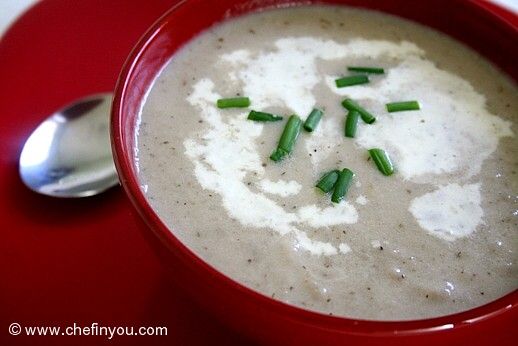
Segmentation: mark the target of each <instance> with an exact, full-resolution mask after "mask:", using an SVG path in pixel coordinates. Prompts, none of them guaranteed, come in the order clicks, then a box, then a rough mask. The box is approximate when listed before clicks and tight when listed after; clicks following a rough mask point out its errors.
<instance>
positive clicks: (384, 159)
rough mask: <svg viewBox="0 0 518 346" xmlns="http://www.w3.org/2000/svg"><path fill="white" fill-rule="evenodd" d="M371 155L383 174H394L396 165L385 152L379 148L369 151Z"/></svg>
mask: <svg viewBox="0 0 518 346" xmlns="http://www.w3.org/2000/svg"><path fill="white" fill-rule="evenodd" d="M369 154H370V156H371V158H372V160H373V161H374V163H375V164H376V166H377V167H378V169H379V170H380V172H381V173H383V174H384V175H386V176H389V175H392V173H394V165H393V164H392V161H390V157H389V156H388V154H387V153H386V152H385V150H382V149H378V148H374V149H369Z"/></svg>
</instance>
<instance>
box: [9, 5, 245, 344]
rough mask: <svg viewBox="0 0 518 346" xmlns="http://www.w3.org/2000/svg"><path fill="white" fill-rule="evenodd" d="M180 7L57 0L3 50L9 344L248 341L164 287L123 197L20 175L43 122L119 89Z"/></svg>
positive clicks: (16, 30) (31, 15)
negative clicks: (56, 332) (66, 331)
mask: <svg viewBox="0 0 518 346" xmlns="http://www.w3.org/2000/svg"><path fill="white" fill-rule="evenodd" d="M175 2H177V1H176V0H152V1H151V0H147V1H145V0H139V1H137V0H131V1H128V0H109V1H105V0H81V1H70V0H46V1H43V2H41V3H39V4H37V5H36V6H35V7H34V8H32V9H31V10H30V11H29V12H28V13H27V14H25V15H24V16H23V17H22V18H21V19H20V20H19V21H18V22H17V23H16V24H15V25H14V26H13V27H12V28H11V30H10V31H9V32H8V33H7V34H6V35H5V36H4V37H3V39H2V41H1V42H0V76H1V77H0V80H1V85H0V115H1V124H0V143H1V144H0V182H1V185H0V186H1V191H2V193H1V195H0V234H1V237H0V345H25V344H27V345H28V344H30V345H40V344H48V345H62V344H73V345H83V344H84V345H86V344H89V345H91V344H99V343H101V342H103V341H105V338H104V337H101V336H82V337H72V336H54V337H50V336H46V337H43V336H40V337H37V336H33V337H22V336H10V335H9V333H8V327H9V325H10V324H11V323H13V322H17V323H19V324H20V325H21V326H22V327H23V326H30V325H56V326H61V327H63V328H64V327H66V326H69V325H73V323H74V322H76V323H77V324H78V325H82V326H91V324H92V323H93V322H98V323H99V324H101V325H109V326H136V327H139V326H166V327H168V335H167V336H155V337H149V336H138V337H135V336H115V337H114V338H113V339H112V340H111V341H110V344H113V345H143V344H145V345H150V344H155V343H156V344H164V345H165V344H169V345H171V344H182V345H185V344H189V345H192V344H195V345H196V344H200V345H201V344H208V343H209V342H218V343H225V344H239V343H240V342H239V341H240V340H238V338H237V337H236V336H234V335H233V334H231V333H229V332H227V331H226V329H223V328H222V327H221V326H220V325H218V324H217V323H216V322H215V321H213V320H211V319H210V318H208V317H206V316H205V315H204V313H203V312H200V311H199V310H198V309H197V308H196V307H194V306H193V305H192V303H190V302H189V301H186V300H185V298H184V297H183V295H181V293H180V292H178V291H177V290H175V289H174V288H171V285H170V284H169V283H168V282H167V283H166V282H165V280H166V279H165V275H164V274H163V271H162V268H161V266H160V263H159V262H158V260H157V259H156V257H155V255H154V254H153V253H152V251H151V250H150V249H149V248H148V247H147V245H146V242H145V241H144V240H143V239H142V238H141V236H140V234H139V232H138V231H137V226H136V224H135V222H134V217H136V215H134V212H133V209H132V208H131V206H130V205H129V202H128V201H127V199H126V198H125V196H124V193H123V191H122V189H120V188H115V189H112V190H111V191H110V192H108V193H106V194H103V195H101V196H97V197H94V198H87V199H81V200H57V199H52V198H47V197H43V196H39V195H36V194H34V193H32V192H30V191H28V190H27V189H26V188H24V186H23V185H22V183H21V181H20V179H19V177H18V156H19V154H20V151H21V148H22V145H23V143H24V140H25V139H26V137H27V136H28V135H29V133H30V132H31V131H32V130H33V129H34V128H35V127H36V126H37V124H38V123H39V122H40V121H42V120H43V119H44V118H45V117H46V116H47V114H49V113H51V112H52V111H54V110H56V109H58V108H60V107H61V106H63V105H64V104H66V103H68V102H69V101H70V100H73V99H75V98H78V97H80V96H82V95H87V94H90V93H98V92H103V91H110V90H113V88H114V86H115V82H116V79H117V76H118V73H119V70H120V68H121V66H122V64H123V62H124V60H125V59H126V56H127V55H128V54H129V52H130V50H131V48H132V46H133V45H134V44H135V43H136V41H137V40H138V39H139V37H140V36H141V35H142V34H143V33H144V32H145V30H146V29H147V28H148V27H149V26H150V25H151V24H152V23H153V22H154V21H155V20H156V19H157V18H158V17H159V16H160V15H161V14H162V13H163V12H165V11H166V10H167V9H168V8H169V7H171V6H172V5H173V4H174V3H175ZM106 116H107V117H108V116H109V115H108V114H106ZM241 344H242V342H241Z"/></svg>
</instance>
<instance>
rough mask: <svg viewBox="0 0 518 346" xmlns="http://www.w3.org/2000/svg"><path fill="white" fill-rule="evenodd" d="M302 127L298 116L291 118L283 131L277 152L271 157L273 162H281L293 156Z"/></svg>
mask: <svg viewBox="0 0 518 346" xmlns="http://www.w3.org/2000/svg"><path fill="white" fill-rule="evenodd" d="M301 127H302V120H300V118H299V117H298V116H296V115H292V116H290V118H289V119H288V122H287V123H286V126H285V127H284V130H283V131H282V135H281V139H280V140H279V144H278V145H277V149H275V151H274V152H273V153H272V154H271V155H270V159H272V160H273V161H280V160H282V159H283V158H284V156H286V155H289V154H291V152H292V151H293V147H294V146H295V142H296V141H297V137H298V136H299V133H300V128H301Z"/></svg>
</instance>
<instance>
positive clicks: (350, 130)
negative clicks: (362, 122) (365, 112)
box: [345, 111, 360, 138]
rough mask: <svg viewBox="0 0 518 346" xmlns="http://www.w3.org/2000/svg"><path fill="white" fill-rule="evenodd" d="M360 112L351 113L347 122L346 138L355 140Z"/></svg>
mask: <svg viewBox="0 0 518 346" xmlns="http://www.w3.org/2000/svg"><path fill="white" fill-rule="evenodd" d="M359 117H360V113H358V111H349V113H348V114H347V119H346V120H345V137H349V138H354V136H356V128H357V127H358V118H359Z"/></svg>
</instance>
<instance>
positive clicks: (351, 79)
mask: <svg viewBox="0 0 518 346" xmlns="http://www.w3.org/2000/svg"><path fill="white" fill-rule="evenodd" d="M335 83H336V87H337V88H343V87H348V86H353V85H358V84H365V83H369V77H367V76H366V75H358V76H347V77H343V78H339V79H337V80H335Z"/></svg>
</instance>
